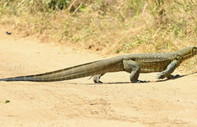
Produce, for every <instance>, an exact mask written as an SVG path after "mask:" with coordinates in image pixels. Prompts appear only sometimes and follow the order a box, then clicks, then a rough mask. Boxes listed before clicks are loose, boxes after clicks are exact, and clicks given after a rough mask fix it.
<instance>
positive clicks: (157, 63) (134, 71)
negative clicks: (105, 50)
mask: <svg viewBox="0 0 197 127" xmlns="http://www.w3.org/2000/svg"><path fill="white" fill-rule="evenodd" d="M196 54H197V47H187V48H184V49H182V50H179V51H176V52H171V53H145V54H127V55H123V56H117V57H114V58H109V59H104V60H99V61H94V62H90V63H86V64H81V65H77V66H73V67H69V68H65V69H62V70H57V71H53V72H48V73H43V74H37V75H27V76H18V77H11V78H4V79H0V81H33V82H52V81H62V80H69V79H76V78H81V77H87V76H92V75H95V76H94V78H93V80H94V82H95V83H102V82H101V81H100V77H101V76H102V75H104V74H105V73H107V72H118V71H126V72H129V73H131V74H130V81H131V82H133V83H135V82H141V81H139V80H138V77H139V74H140V73H150V72H160V73H159V75H158V77H157V78H158V79H163V78H171V77H172V76H171V73H172V72H173V71H174V70H175V69H176V68H177V67H178V66H179V65H180V64H181V63H182V62H183V61H184V60H186V59H189V58H191V57H192V56H194V55H196Z"/></svg>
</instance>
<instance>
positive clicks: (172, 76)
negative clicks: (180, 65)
mask: <svg viewBox="0 0 197 127" xmlns="http://www.w3.org/2000/svg"><path fill="white" fill-rule="evenodd" d="M179 77H181V76H180V75H179V74H177V75H170V76H168V77H167V78H168V79H176V78H179Z"/></svg>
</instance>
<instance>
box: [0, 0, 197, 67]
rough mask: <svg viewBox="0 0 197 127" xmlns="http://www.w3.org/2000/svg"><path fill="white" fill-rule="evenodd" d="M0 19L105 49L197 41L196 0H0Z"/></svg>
mask: <svg viewBox="0 0 197 127" xmlns="http://www.w3.org/2000/svg"><path fill="white" fill-rule="evenodd" d="M0 24H3V25H12V26H13V27H14V28H15V29H17V30H18V32H20V33H23V34H24V36H37V37H39V38H41V39H42V40H44V41H46V42H47V41H49V40H50V42H51V40H54V41H55V42H58V43H60V44H74V45H77V46H80V47H82V48H85V49H90V50H94V51H102V52H105V53H134V52H169V51H174V50H177V49H181V48H184V47H187V46H197V1H196V0H1V1H0ZM193 61H194V60H193ZM196 61H197V60H195V63H196ZM191 67H193V66H191Z"/></svg>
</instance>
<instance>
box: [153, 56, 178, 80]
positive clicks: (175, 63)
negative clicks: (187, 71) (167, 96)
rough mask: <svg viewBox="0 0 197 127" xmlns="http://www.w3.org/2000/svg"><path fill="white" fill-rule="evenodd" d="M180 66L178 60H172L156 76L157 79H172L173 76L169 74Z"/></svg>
mask: <svg viewBox="0 0 197 127" xmlns="http://www.w3.org/2000/svg"><path fill="white" fill-rule="evenodd" d="M179 65H180V62H179V61H178V60H173V61H172V62H171V63H170V64H169V65H168V66H167V68H166V69H165V70H164V71H162V72H160V73H159V74H158V76H157V78H158V79H163V78H165V77H167V78H172V77H174V76H172V75H171V73H172V72H173V71H174V70H175V69H176V68H177V67H178V66H179Z"/></svg>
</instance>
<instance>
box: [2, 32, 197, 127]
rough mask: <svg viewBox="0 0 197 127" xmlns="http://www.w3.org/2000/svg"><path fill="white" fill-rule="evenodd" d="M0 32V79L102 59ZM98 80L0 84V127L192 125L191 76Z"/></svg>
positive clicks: (194, 97) (195, 122) (196, 79)
mask: <svg viewBox="0 0 197 127" xmlns="http://www.w3.org/2000/svg"><path fill="white" fill-rule="evenodd" d="M0 34H1V35H0V61H1V62H0V65H1V66H0V77H1V78H5V77H9V76H18V75H27V74H35V73H41V72H46V71H53V70H56V69H62V68H65V67H69V66H73V65H77V64H81V63H85V62H89V61H92V60H97V59H101V58H103V57H102V56H99V55H97V54H93V53H91V52H88V51H83V50H82V49H80V50H77V49H76V48H71V47H66V48H63V47H61V46H54V45H53V44H52V43H50V44H43V43H39V42H38V41H37V40H33V39H14V38H12V37H11V36H12V35H11V36H8V35H4V34H5V33H4V32H2V33H0ZM2 35H3V36H2ZM154 77H155V74H145V75H141V76H140V79H146V80H151V81H154V80H155V78H154ZM102 80H103V81H104V84H102V85H95V84H93V83H92V80H88V78H81V79H77V80H69V81H62V82H53V83H50V82H48V83H33V82H0V126H2V127H16V126H18V127H67V126H68V127H92V126H94V127H105V126H106V127H110V126H111V127H196V126H197V74H192V75H188V76H184V77H182V78H179V79H175V80H168V81H161V82H150V83H144V84H131V83H129V74H127V73H124V72H121V73H113V74H106V75H105V76H103V78H102ZM5 100H10V102H9V103H5Z"/></svg>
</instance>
